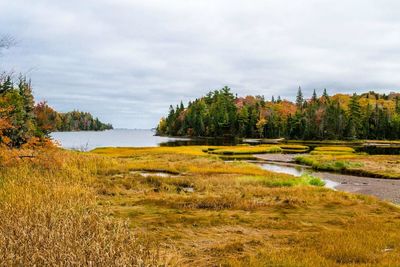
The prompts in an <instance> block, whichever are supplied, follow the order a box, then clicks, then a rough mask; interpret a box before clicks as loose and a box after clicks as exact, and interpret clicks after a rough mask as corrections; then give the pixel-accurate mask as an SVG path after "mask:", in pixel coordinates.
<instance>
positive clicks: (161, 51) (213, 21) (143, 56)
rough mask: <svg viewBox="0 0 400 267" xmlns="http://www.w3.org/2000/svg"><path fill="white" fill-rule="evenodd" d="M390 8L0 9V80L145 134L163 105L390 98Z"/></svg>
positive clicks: (100, 0)
mask: <svg viewBox="0 0 400 267" xmlns="http://www.w3.org/2000/svg"><path fill="white" fill-rule="evenodd" d="M399 10H400V3H399V2H398V1H395V0H383V1H372V0H371V1H368V0H350V1H333V0H298V1H289V0H281V1H278V0H271V1H261V0H254V1H250V2H249V1H244V0H230V1H229V0H204V1H184V0H171V1H167V2H166V1H162V0H146V1H138V0H96V1H95V0H87V1H77V0H70V1H54V0H52V1H50V0H36V1H31V3H30V4H27V1H23V0H14V1H7V0H0V33H4V34H12V35H13V36H14V37H15V38H16V39H17V40H18V45H17V46H16V47H14V48H13V49H11V50H8V51H5V52H3V57H2V58H0V60H1V61H0V68H1V69H12V70H14V71H15V72H23V73H27V74H28V75H29V76H30V77H31V78H32V80H33V84H34V90H35V95H36V97H37V99H38V100H42V99H46V100H47V101H48V102H49V103H50V104H51V105H52V106H54V107H55V108H56V109H58V110H60V111H67V110H72V109H80V110H87V111H90V112H92V113H93V114H94V115H96V116H99V117H100V118H101V119H102V120H105V121H109V122H112V123H113V124H114V125H115V126H116V127H129V128H149V127H153V126H155V125H156V124H157V122H158V119H159V117H160V116H162V115H164V114H165V113H166V112H167V110H168V106H169V104H176V103H178V102H179V101H180V100H184V101H185V102H186V101H188V100H190V99H194V98H196V97H198V96H200V95H203V94H204V93H206V92H207V91H208V90H210V89H217V88H220V87H222V86H224V85H228V86H231V87H232V88H233V89H234V91H235V92H237V93H238V94H239V95H246V94H263V95H265V96H266V97H267V98H270V97H271V95H275V96H277V95H281V96H283V97H285V98H291V99H293V97H294V94H295V93H296V90H297V87H298V86H299V85H301V86H302V87H303V89H304V91H305V93H306V94H311V92H312V90H313V89H314V88H316V89H317V90H319V92H321V91H322V89H323V88H327V89H328V91H329V92H330V93H336V92H353V91H358V92H362V91H365V90H371V89H374V90H376V91H386V92H388V91H394V90H398V85H399V84H400V75H398V73H399V71H400V48H399V47H400V34H399V29H400V16H399V15H400V14H399Z"/></svg>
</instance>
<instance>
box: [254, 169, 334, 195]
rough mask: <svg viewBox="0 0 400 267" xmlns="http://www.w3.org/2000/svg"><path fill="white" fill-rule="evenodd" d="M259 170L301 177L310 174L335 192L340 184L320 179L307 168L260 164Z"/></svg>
mask: <svg viewBox="0 0 400 267" xmlns="http://www.w3.org/2000/svg"><path fill="white" fill-rule="evenodd" d="M260 166H261V168H263V169H264V170H267V171H272V172H278V173H286V174H291V175H293V176H297V177H299V176H302V175H303V174H306V173H307V174H311V175H312V176H315V177H318V178H321V179H322V180H323V181H324V182H325V187H327V188H330V189H333V190H336V187H337V186H338V185H340V183H338V182H335V181H332V180H329V179H326V178H323V177H320V175H316V174H315V173H314V172H312V171H311V170H310V169H309V168H304V167H302V166H300V165H299V166H287V165H281V164H279V165H278V164H273V163H262V164H260Z"/></svg>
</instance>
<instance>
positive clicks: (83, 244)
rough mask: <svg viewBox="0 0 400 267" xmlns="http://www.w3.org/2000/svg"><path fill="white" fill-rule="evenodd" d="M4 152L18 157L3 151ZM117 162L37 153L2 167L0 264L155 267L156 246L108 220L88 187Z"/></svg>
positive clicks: (122, 224)
mask: <svg viewBox="0 0 400 267" xmlns="http://www.w3.org/2000/svg"><path fill="white" fill-rule="evenodd" d="M3 153H5V154H6V153H14V152H13V151H9V152H7V151H3ZM113 163H114V160H111V161H105V160H104V159H102V158H101V157H93V156H87V155H82V154H80V153H76V152H64V151H61V150H59V149H49V150H44V151H39V152H37V153H36V156H35V158H32V159H26V160H21V159H18V158H16V159H15V160H14V162H13V163H12V164H8V165H7V166H4V165H3V166H2V167H1V170H0V177H1V180H2V183H1V185H0V222H1V223H0V265H2V266H12V265H13V266H48V265H53V266H54V265H103V266H110V265H141V264H145V265H148V264H149V265H157V264H158V263H159V262H161V261H160V258H161V255H160V252H159V251H158V249H156V246H154V245H153V244H151V243H150V242H147V241H146V239H141V238H140V237H139V235H135V234H134V232H133V231H132V230H131V229H130V228H129V226H128V225H127V224H126V222H123V221H122V220H115V219H112V218H108V217H106V216H104V213H103V212H102V211H100V210H99V209H98V207H97V205H96V195H95V194H94V191H93V190H92V189H91V187H90V184H91V183H92V182H93V181H94V180H95V179H96V177H95V174H96V172H97V170H98V169H101V168H108V167H110V166H111V165H113Z"/></svg>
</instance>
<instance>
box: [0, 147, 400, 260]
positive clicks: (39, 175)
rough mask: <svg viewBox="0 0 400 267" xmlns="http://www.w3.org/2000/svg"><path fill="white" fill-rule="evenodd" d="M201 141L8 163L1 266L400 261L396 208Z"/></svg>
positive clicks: (47, 154)
mask: <svg viewBox="0 0 400 267" xmlns="http://www.w3.org/2000/svg"><path fill="white" fill-rule="evenodd" d="M202 149H204V147H185V148H182V151H181V150H180V148H151V149H147V148H146V149H144V148H138V149H134V148H131V149H127V148H123V149H122V148H116V149H111V148H107V149H100V150H95V151H94V152H91V153H79V152H68V151H62V150H58V149H57V150H52V151H43V152H40V153H37V156H36V157H35V158H33V159H27V160H25V159H24V160H18V159H17V160H9V161H7V166H6V165H3V166H2V167H1V169H0V177H1V178H0V180H1V181H2V183H1V185H0V221H1V224H0V262H1V264H0V265H13V264H14V265H19V266H26V265H36V266H43V265H68V266H70V265H91V266H115V265H120V266H155V265H163V266H167V265H168V266H171V265H172V266H189V265H197V266H220V265H225V266H268V265H272V266H299V265H300V266H343V265H344V266H375V265H386V266H396V264H397V263H398V262H400V253H399V248H400V236H399V235H398V233H399V231H400V211H399V209H398V207H395V206H393V205H390V204H388V203H386V202H382V201H379V200H377V199H375V198H373V197H367V196H361V195H353V194H346V193H341V192H336V191H332V190H329V189H327V188H324V187H322V186H321V185H322V184H321V183H320V181H318V180H315V179H314V178H313V177H309V176H305V177H301V178H295V177H293V176H291V175H286V174H277V173H272V172H268V171H265V170H262V169H261V168H260V167H258V166H257V165H254V164H250V163H246V162H224V161H222V160H221V159H219V158H218V157H216V156H213V155H210V154H207V153H204V152H203V151H202ZM96 153H98V154H101V155H98V154H96ZM5 162H6V161H4V163H5ZM142 170H147V171H149V173H148V175H146V176H143V175H141V173H140V171H142ZM156 170H157V171H165V172H173V173H175V174H174V175H172V176H165V177H162V176H158V175H156V173H154V174H152V172H151V171H156ZM311 185H316V186H311ZM184 188H192V189H193V190H191V191H187V190H184Z"/></svg>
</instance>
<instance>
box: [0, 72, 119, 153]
mask: <svg viewBox="0 0 400 267" xmlns="http://www.w3.org/2000/svg"><path fill="white" fill-rule="evenodd" d="M111 128H112V125H110V124H104V123H102V122H100V121H99V120H98V119H97V118H93V116H92V115H91V114H90V113H87V112H79V111H72V112H67V113H59V112H57V111H55V110H54V109H52V108H51V107H49V106H48V105H47V103H46V102H41V103H37V104H36V103H35V100H34V96H33V93H32V85H31V82H30V81H29V80H27V79H26V78H25V77H24V76H20V77H19V78H18V79H17V81H14V79H13V77H12V76H11V75H8V74H2V75H0V143H1V144H4V145H7V146H9V147H21V146H23V145H29V144H33V143H37V142H43V141H45V140H47V138H46V137H48V135H49V133H50V132H53V131H77V130H94V131H98V130H105V129H111Z"/></svg>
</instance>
